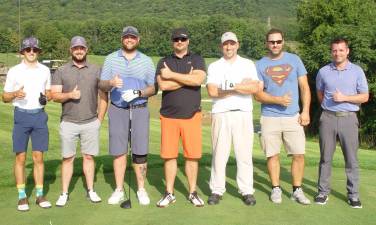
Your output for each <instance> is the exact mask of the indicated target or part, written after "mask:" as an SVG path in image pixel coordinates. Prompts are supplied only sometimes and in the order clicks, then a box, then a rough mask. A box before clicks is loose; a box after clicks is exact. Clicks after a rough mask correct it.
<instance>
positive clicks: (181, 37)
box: [156, 28, 206, 207]
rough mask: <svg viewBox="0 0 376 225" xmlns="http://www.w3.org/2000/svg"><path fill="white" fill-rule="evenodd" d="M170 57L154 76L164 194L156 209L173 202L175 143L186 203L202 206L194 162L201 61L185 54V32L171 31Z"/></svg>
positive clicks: (198, 146) (198, 140) (198, 135)
mask: <svg viewBox="0 0 376 225" xmlns="http://www.w3.org/2000/svg"><path fill="white" fill-rule="evenodd" d="M171 41H172V46H173V50H174V52H173V54H172V55H170V56H167V57H164V58H162V59H161V60H160V61H159V63H158V66H157V71H156V76H157V81H158V85H159V88H160V89H161V90H162V91H163V93H162V106H161V110H160V113H161V157H162V159H164V161H165V162H164V171H165V179H166V192H165V193H164V196H163V197H162V198H161V200H159V201H158V203H157V206H158V207H167V206H168V205H169V204H171V203H174V202H175V201H176V199H175V196H174V182H175V177H176V172H177V160H176V159H177V157H178V148H179V140H180V138H181V139H182V144H183V149H184V157H185V159H186V163H185V173H186V175H187V179H188V184H189V196H188V199H189V201H190V202H191V203H192V204H193V205H194V206H198V207H201V206H204V201H203V200H202V199H201V198H200V197H199V196H198V195H197V191H196V182H197V174H198V160H199V159H200V158H201V151H202V150H201V148H202V147H201V118H202V115H201V106H200V105H201V92H200V90H201V84H202V82H203V81H204V79H205V76H206V72H205V71H206V67H205V62H204V59H203V58H202V57H201V56H199V55H197V54H194V53H192V52H190V51H189V50H188V45H189V36H188V32H187V30H186V29H185V28H178V29H174V30H173V31H172V35H171Z"/></svg>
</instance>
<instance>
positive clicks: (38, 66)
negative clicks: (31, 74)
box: [20, 60, 41, 69]
mask: <svg viewBox="0 0 376 225" xmlns="http://www.w3.org/2000/svg"><path fill="white" fill-rule="evenodd" d="M20 64H21V66H22V67H23V68H25V69H30V68H31V69H33V68H37V69H39V68H40V66H41V64H40V63H39V62H37V64H36V65H35V67H30V66H29V65H26V63H25V61H24V60H22V61H21V63H20Z"/></svg>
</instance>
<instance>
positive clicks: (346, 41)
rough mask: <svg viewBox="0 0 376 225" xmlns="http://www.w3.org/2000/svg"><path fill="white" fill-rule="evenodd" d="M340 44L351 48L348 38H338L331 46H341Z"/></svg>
mask: <svg viewBox="0 0 376 225" xmlns="http://www.w3.org/2000/svg"><path fill="white" fill-rule="evenodd" d="M339 43H345V44H346V47H349V41H348V40H347V39H346V38H343V37H336V38H334V39H333V40H332V41H331V42H330V46H332V45H333V44H339Z"/></svg>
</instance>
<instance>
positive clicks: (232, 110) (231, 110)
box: [230, 109, 240, 112]
mask: <svg viewBox="0 0 376 225" xmlns="http://www.w3.org/2000/svg"><path fill="white" fill-rule="evenodd" d="M238 111H240V109H230V112H238Z"/></svg>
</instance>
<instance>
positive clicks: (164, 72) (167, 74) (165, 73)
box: [161, 62, 192, 80]
mask: <svg viewBox="0 0 376 225" xmlns="http://www.w3.org/2000/svg"><path fill="white" fill-rule="evenodd" d="M163 64H164V68H162V69H161V77H162V78H163V79H166V80H168V79H171V78H173V76H174V72H172V70H171V69H170V67H168V66H167V64H166V62H164V63H163ZM191 72H192V69H191Z"/></svg>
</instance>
